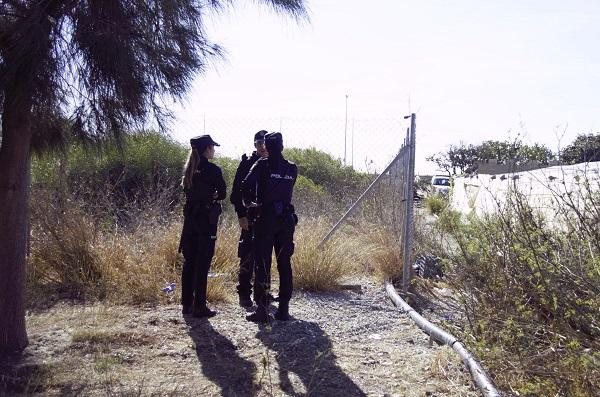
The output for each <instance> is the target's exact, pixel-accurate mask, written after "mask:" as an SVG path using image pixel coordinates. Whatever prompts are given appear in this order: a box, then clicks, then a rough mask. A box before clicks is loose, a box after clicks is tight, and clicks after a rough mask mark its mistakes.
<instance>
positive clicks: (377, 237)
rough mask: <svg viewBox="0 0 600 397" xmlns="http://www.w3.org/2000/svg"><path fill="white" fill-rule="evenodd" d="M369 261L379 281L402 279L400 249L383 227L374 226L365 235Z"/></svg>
mask: <svg viewBox="0 0 600 397" xmlns="http://www.w3.org/2000/svg"><path fill="white" fill-rule="evenodd" d="M366 239H367V241H366V246H367V247H368V248H367V250H368V253H369V258H370V261H371V263H372V265H373V267H374V269H375V275H376V277H377V278H378V279H379V280H388V279H389V280H401V279H402V263H403V260H402V249H401V248H400V243H399V242H398V241H396V238H395V237H394V235H393V234H392V233H391V232H390V231H389V230H388V229H386V228H385V227H382V226H374V227H372V228H371V229H370V232H369V233H368V234H366Z"/></svg>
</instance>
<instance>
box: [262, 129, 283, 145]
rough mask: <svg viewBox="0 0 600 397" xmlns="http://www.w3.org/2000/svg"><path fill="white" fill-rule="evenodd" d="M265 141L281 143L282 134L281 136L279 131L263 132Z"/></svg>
mask: <svg viewBox="0 0 600 397" xmlns="http://www.w3.org/2000/svg"><path fill="white" fill-rule="evenodd" d="M265 143H272V144H283V136H281V132H268V133H267V134H265Z"/></svg>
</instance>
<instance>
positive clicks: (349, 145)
mask: <svg viewBox="0 0 600 397" xmlns="http://www.w3.org/2000/svg"><path fill="white" fill-rule="evenodd" d="M411 121H413V123H412V129H411ZM261 129H265V130H268V131H280V132H282V134H283V137H284V146H285V147H286V148H287V151H286V157H287V158H288V159H289V160H292V161H294V162H295V163H297V165H298V167H299V175H300V177H299V180H298V183H297V184H296V188H295V192H294V205H295V206H296V210H297V212H298V215H299V216H300V218H301V219H303V220H304V221H306V220H308V219H315V218H324V219H326V222H325V223H326V225H327V226H326V228H325V229H317V228H315V229H312V230H309V232H311V233H315V234H319V233H321V234H322V235H320V236H318V237H319V238H322V239H323V240H326V239H329V237H330V236H331V235H332V234H333V232H334V231H337V229H338V228H339V229H340V233H341V234H343V235H345V236H348V235H349V234H350V235H351V236H353V237H354V238H357V239H361V241H362V243H360V244H363V245H365V247H366V246H371V243H373V239H375V237H374V236H378V237H377V238H378V241H377V242H376V243H375V245H385V246H386V247H387V248H389V249H390V250H391V251H393V252H394V254H393V255H387V256H386V258H385V259H382V261H384V262H386V264H385V265H384V266H385V267H387V270H385V271H384V272H383V273H384V274H386V275H389V276H390V277H394V278H397V279H400V278H403V279H404V282H405V284H406V283H407V282H408V277H409V274H408V273H407V272H406V271H405V273H406V274H404V276H402V272H401V271H400V269H402V264H403V263H410V262H411V258H410V253H411V248H410V247H411V239H412V232H411V230H412V216H413V214H412V198H413V183H412V182H413V180H414V159H415V150H414V149H415V145H414V116H413V118H412V119H411V118H410V117H409V118H387V119H381V118H380V119H359V118H348V119H344V118H342V119H332V118H293V117H263V118H260V117H256V118H246V119H240V118H214V117H208V116H201V117H198V118H195V119H193V120H185V121H182V122H181V123H180V124H179V127H178V129H177V131H176V137H178V138H179V139H181V140H184V139H185V140H187V138H188V137H190V136H193V135H197V134H203V133H208V134H211V136H212V137H213V138H214V139H215V140H216V141H217V142H219V143H220V144H221V146H220V147H219V148H218V155H219V156H220V157H221V163H220V165H222V166H223V167H227V161H225V159H227V158H230V159H233V161H232V165H234V166H235V165H237V160H239V158H240V156H241V154H242V153H248V152H250V151H251V150H252V137H253V135H254V133H255V132H256V131H258V130H261ZM226 172H227V170H226ZM231 173H232V172H231V171H229V174H231ZM308 223H310V222H308ZM334 227H335V229H333V228H334ZM325 232H327V233H325ZM348 233H349V234H348ZM382 235H385V237H382ZM372 257H376V255H373V256H372ZM407 268H408V267H407Z"/></svg>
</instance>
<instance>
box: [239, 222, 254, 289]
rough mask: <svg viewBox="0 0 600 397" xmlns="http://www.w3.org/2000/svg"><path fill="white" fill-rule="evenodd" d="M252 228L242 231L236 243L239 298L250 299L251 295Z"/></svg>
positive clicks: (252, 267) (252, 270) (252, 269)
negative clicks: (238, 268)
mask: <svg viewBox="0 0 600 397" xmlns="http://www.w3.org/2000/svg"><path fill="white" fill-rule="evenodd" d="M252 235H253V228H252V227H250V228H249V229H248V230H244V229H242V233H241V234H240V240H239V241H238V258H240V271H239V273H238V285H237V292H238V295H240V296H245V297H248V298H250V294H251V293H252V274H253V273H254V252H253V249H252Z"/></svg>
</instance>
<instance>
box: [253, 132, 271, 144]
mask: <svg viewBox="0 0 600 397" xmlns="http://www.w3.org/2000/svg"><path fill="white" fill-rule="evenodd" d="M266 134H268V132H267V131H265V130H260V131H258V132H257V133H256V134H254V143H258V142H264V141H265V135H266Z"/></svg>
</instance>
